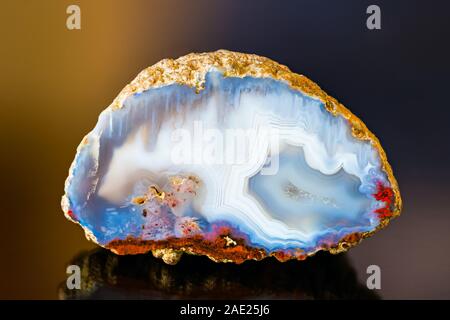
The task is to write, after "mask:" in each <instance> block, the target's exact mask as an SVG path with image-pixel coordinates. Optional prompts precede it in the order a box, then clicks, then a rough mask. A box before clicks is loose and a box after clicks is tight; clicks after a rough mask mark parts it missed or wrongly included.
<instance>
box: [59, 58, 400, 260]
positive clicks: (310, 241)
mask: <svg viewBox="0 0 450 320" xmlns="http://www.w3.org/2000/svg"><path fill="white" fill-rule="evenodd" d="M230 136H233V137H237V140H230V138H229V137H230ZM211 137H212V138H211ZM219 142H220V143H219ZM241 142H242V145H240V147H242V148H239V144H240V143H241ZM236 145H238V147H236ZM236 150H239V151H236ZM230 159H231V160H230ZM65 191H66V194H65V195H64V196H63V200H62V207H63V210H64V212H65V215H66V217H67V218H68V219H70V220H71V221H73V222H76V223H78V224H80V225H81V226H82V227H83V229H84V230H85V231H86V236H87V237H88V239H90V240H93V241H95V242H96V243H98V244H99V245H101V246H103V247H106V248H109V249H110V250H112V251H113V252H115V253H117V254H136V253H145V252H149V251H152V252H153V254H154V255H155V256H156V257H159V258H162V259H163V260H164V261H165V262H166V263H169V264H174V263H176V262H177V261H178V260H179V259H180V257H181V254H182V253H183V252H186V253H189V254H198V255H206V256H208V257H209V258H211V259H212V260H214V261H217V262H219V261H220V262H235V263H241V262H243V261H245V260H249V259H253V260H260V259H263V258H265V257H267V256H274V257H276V258H277V259H278V260H280V261H286V260H288V259H305V258H306V257H307V256H309V255H312V254H314V253H316V252H317V251H319V250H327V251H330V252H331V253H339V252H342V251H346V250H347V249H348V248H350V247H352V246H354V245H356V244H358V243H359V242H360V241H361V240H362V239H364V238H366V237H369V236H370V235H372V234H373V233H374V232H376V231H378V230H379V229H381V228H383V227H385V226H386V225H387V224H388V223H389V221H390V219H392V218H394V217H396V216H398V215H399V214H400V211H401V207H402V202H401V198H400V192H399V188H398V185H397V182H396V180H395V178H394V176H393V174H392V169H391V167H390V165H389V163H388V162H387V158H386V154H385V152H384V150H383V149H382V147H381V145H380V142H379V141H378V139H377V138H376V137H375V136H374V135H373V134H372V133H371V132H370V131H369V130H368V129H367V127H366V126H365V125H364V123H363V122H362V121H361V120H360V119H359V118H357V117H356V116H355V115H353V114H352V113H351V112H350V111H349V110H348V109H346V108H345V107H344V106H343V105H342V104H340V103H339V102H338V101H337V100H336V99H334V98H332V97H330V96H328V95H327V94H326V93H325V92H323V91H322V90H321V89H320V87H319V86H318V85H317V84H315V83H314V82H312V81H311V80H309V79H308V78H306V77H305V76H303V75H299V74H296V73H293V72H291V71H290V70H289V69H288V68H287V67H286V66H283V65H280V64H278V63H276V62H274V61H272V60H270V59H267V58H264V57H259V56H256V55H252V54H243V53H236V52H230V51H226V50H219V51H216V52H211V53H201V54H189V55H186V56H184V57H181V58H179V59H176V60H172V59H165V60H162V61H160V62H158V63H157V64H155V65H153V66H151V67H149V68H147V69H145V70H143V71H142V72H141V73H140V74H139V75H138V76H137V77H136V79H134V80H133V81H132V82H131V83H130V84H129V85H127V86H126V87H125V88H124V89H123V90H122V92H121V93H120V94H119V96H118V97H117V98H116V99H115V100H114V102H113V103H112V104H111V105H110V106H109V107H108V108H107V109H106V110H105V111H103V112H102V114H101V115H100V118H99V122H98V123H97V125H96V127H95V128H94V129H93V130H92V131H91V132H90V133H89V134H88V135H87V136H86V137H85V138H84V139H83V141H82V143H81V144H80V146H79V147H78V149H77V156H76V158H75V160H74V162H73V163H72V166H71V168H70V171H69V177H68V178H67V180H66V185H65Z"/></svg>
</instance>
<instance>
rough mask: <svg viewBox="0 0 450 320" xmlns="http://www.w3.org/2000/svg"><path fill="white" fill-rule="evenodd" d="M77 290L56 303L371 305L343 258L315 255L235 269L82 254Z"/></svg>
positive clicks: (201, 260)
mask: <svg viewBox="0 0 450 320" xmlns="http://www.w3.org/2000/svg"><path fill="white" fill-rule="evenodd" d="M70 264H76V265H79V266H80V267H81V273H82V279H81V290H69V289H67V287H66V283H65V281H64V282H62V284H61V285H60V288H59V293H60V298H61V299H202V298H203V299H377V298H378V296H377V294H376V293H375V292H373V291H371V290H369V289H367V288H366V287H365V286H364V285H363V284H360V283H359V282H358V280H357V276H356V272H355V270H354V269H353V268H352V266H351V265H350V264H349V261H348V259H347V256H346V255H337V256H336V255H330V254H328V253H320V254H317V255H316V256H314V257H312V258H310V259H308V260H306V261H302V262H299V261H288V262H286V263H279V262H278V261H276V260H275V259H273V258H270V259H265V260H263V261H261V262H255V261H248V262H246V263H244V264H241V265H234V264H216V263H214V262H212V261H210V260H209V259H207V258H205V257H193V256H187V257H184V258H183V259H182V260H181V261H180V262H179V263H178V264H177V265H175V266H170V265H166V264H165V263H163V262H162V261H161V260H159V259H156V258H154V257H152V256H151V255H130V256H117V255H115V254H113V253H111V252H109V251H108V250H105V249H96V250H93V251H90V252H83V253H81V254H79V255H78V256H76V257H75V258H74V259H73V260H72V261H71V262H70Z"/></svg>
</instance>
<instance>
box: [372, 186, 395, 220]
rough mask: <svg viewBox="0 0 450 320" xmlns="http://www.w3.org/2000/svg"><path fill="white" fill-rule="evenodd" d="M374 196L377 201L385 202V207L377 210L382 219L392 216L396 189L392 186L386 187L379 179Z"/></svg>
mask: <svg viewBox="0 0 450 320" xmlns="http://www.w3.org/2000/svg"><path fill="white" fill-rule="evenodd" d="M373 197H374V198H375V199H376V200H377V201H382V202H384V207H382V208H379V209H377V210H375V213H377V214H378V217H379V218H380V219H384V218H388V217H391V216H392V211H391V205H392V201H393V199H394V191H393V190H392V188H390V187H386V186H384V185H383V183H381V182H380V181H378V183H377V192H376V193H374V194H373Z"/></svg>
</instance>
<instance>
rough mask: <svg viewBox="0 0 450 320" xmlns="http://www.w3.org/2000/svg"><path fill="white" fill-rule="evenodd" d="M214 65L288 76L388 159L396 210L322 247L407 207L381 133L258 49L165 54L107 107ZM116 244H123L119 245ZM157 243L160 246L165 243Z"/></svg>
mask: <svg viewBox="0 0 450 320" xmlns="http://www.w3.org/2000/svg"><path fill="white" fill-rule="evenodd" d="M212 69H217V70H219V71H221V72H222V73H223V75H224V76H225V77H236V78H243V77H253V78H271V79H275V80H280V81H283V82H285V83H286V84H288V85H289V86H290V87H291V88H292V89H294V90H298V91H300V92H302V93H304V94H306V95H308V96H311V97H313V98H316V99H318V100H320V101H321V102H323V104H324V105H325V107H326V109H327V111H328V112H330V113H331V114H333V115H334V116H342V117H344V118H345V119H346V120H348V121H349V123H350V125H351V130H352V135H353V136H354V137H355V138H356V139H359V140H363V141H369V142H370V143H371V144H372V145H373V147H374V148H375V149H377V151H378V153H379V155H380V159H381V163H382V170H383V171H384V172H385V173H386V176H387V178H388V180H389V183H390V186H391V188H392V190H393V193H394V201H393V204H392V208H390V209H391V213H392V214H391V216H389V217H384V218H382V220H381V222H380V224H379V225H378V227H377V228H376V229H375V230H373V231H370V232H365V233H359V234H353V235H349V236H347V237H345V238H344V239H342V240H341V241H339V242H338V243H337V244H336V245H335V246H333V247H329V248H326V247H323V248H320V249H321V250H327V251H330V252H331V253H333V254H335V253H339V252H343V251H346V250H347V249H349V248H350V247H353V246H355V245H357V244H358V243H359V242H360V241H361V240H362V239H364V238H367V237H370V236H371V235H372V234H374V233H375V232H377V231H378V230H380V229H382V228H384V227H385V226H387V224H388V223H389V220H390V219H392V218H394V217H397V216H398V215H400V212H401V209H402V200H401V196H400V190H399V187H398V183H397V181H396V179H395V177H394V175H393V172H392V168H391V166H390V165H389V163H388V161H387V157H386V153H385V152H384V150H383V148H382V147H381V144H380V142H379V140H378V138H377V137H376V136H375V135H374V134H373V133H372V132H370V130H369V129H368V128H367V127H366V125H365V124H364V123H363V122H362V121H361V120H360V119H359V118H358V117H357V116H355V115H354V114H353V113H351V112H350V110H348V109H347V108H346V107H345V106H344V105H342V104H341V103H339V102H338V101H337V100H336V99H335V98H333V97H331V96H329V95H328V94H326V93H325V92H324V91H323V90H322V89H321V88H320V87H319V86H318V85H317V84H316V83H314V82H313V81H311V80H310V79H308V78H307V77H305V76H303V75H300V74H296V73H293V72H292V71H290V70H289V68H288V67H286V66H284V65H281V64H279V63H277V62H275V61H273V60H271V59H268V58H265V57H261V56H257V55H254V54H246V53H238V52H232V51H228V50H218V51H215V52H208V53H191V54H188V55H185V56H183V57H180V58H178V59H176V60H173V59H164V60H161V61H159V62H158V63H156V64H155V65H153V66H151V67H148V68H146V69H144V70H143V71H141V72H140V73H139V74H138V76H137V77H136V78H135V79H134V80H133V81H132V82H131V83H130V84H128V85H127V86H126V87H125V88H124V89H123V90H122V91H121V92H120V93H119V95H118V96H117V98H116V99H115V100H114V101H113V103H112V104H111V105H110V106H109V107H108V108H107V110H108V109H111V110H115V109H120V108H122V107H123V104H124V101H125V100H126V99H127V98H128V97H130V96H132V95H134V94H136V93H140V92H143V91H146V90H149V89H152V88H158V87H163V86H167V85H171V84H179V85H186V86H189V87H193V88H195V90H196V92H199V91H201V90H202V89H204V85H205V79H206V74H207V73H208V72H209V71H210V70H212ZM86 144H87V141H86V138H84V139H83V141H82V142H81V144H80V145H79V146H78V151H79V150H80V149H81V148H83V147H84V146H85V145H86ZM73 166H74V164H72V166H71V169H70V170H69V176H68V178H67V179H66V186H67V185H68V184H69V183H70V180H71V176H72V169H73ZM61 203H62V208H63V211H64V212H65V216H66V217H67V218H68V219H69V220H71V221H73V222H75V223H77V221H74V219H72V218H71V216H70V215H69V214H68V211H69V206H68V199H67V196H66V195H64V196H63V198H62V202H61ZM85 232H86V237H87V238H88V239H89V240H92V241H94V242H97V241H96V239H95V237H94V236H93V235H92V232H90V231H89V230H86V229H85ZM122 242H123V243H122V244H121V243H120V241H119V242H117V243H115V244H111V245H108V246H107V247H108V248H109V249H111V250H113V251H115V252H117V253H119V254H120V253H121V251H123V250H120V249H119V247H123V246H128V245H127V240H123V241H122ZM114 247H117V248H116V249H114ZM156 247H158V248H159V247H160V246H156ZM320 249H318V250H320ZM149 250H150V248H149ZM177 250H179V251H186V252H189V253H195V250H194V251H193V250H192V249H189V248H182V247H180V248H177ZM124 251H128V250H124ZM122 253H123V252H122ZM314 253H315V252H313V253H310V254H308V255H312V254H314Z"/></svg>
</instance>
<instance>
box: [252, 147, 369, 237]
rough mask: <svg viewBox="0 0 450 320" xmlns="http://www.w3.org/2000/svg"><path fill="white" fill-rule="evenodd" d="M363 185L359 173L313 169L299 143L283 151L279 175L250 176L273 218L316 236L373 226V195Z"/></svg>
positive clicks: (367, 228)
mask: <svg viewBox="0 0 450 320" xmlns="http://www.w3.org/2000/svg"><path fill="white" fill-rule="evenodd" d="M360 185H361V181H360V180H359V179H358V178H357V177H355V176H352V175H349V174H348V173H346V172H345V171H344V170H342V169H341V170H339V171H338V172H337V173H335V174H332V175H324V174H322V173H321V172H319V171H317V170H314V169H312V168H311V167H309V166H308V165H307V163H306V162H305V158H304V154H303V150H302V147H297V146H291V147H289V148H288V149H286V150H284V152H283V153H282V154H281V155H280V169H279V171H278V173H277V174H276V175H262V174H261V173H259V174H257V175H255V176H253V177H251V178H250V179H249V189H250V194H252V195H253V196H254V197H256V198H257V199H258V201H259V203H260V204H262V205H263V206H264V207H265V209H266V211H267V212H268V213H269V214H270V215H271V216H272V218H273V219H275V220H281V221H284V222H285V223H286V224H287V225H288V226H289V227H290V228H292V229H296V230H302V231H303V232H304V233H306V234H312V236H316V238H320V237H326V236H327V235H329V234H336V233H340V232H342V231H343V230H344V232H345V233H349V232H364V231H368V230H370V229H372V228H373V225H372V223H371V217H372V214H371V212H370V210H368V208H370V205H371V202H372V201H373V198H372V197H371V196H370V195H367V194H363V193H361V192H360V191H359V186H360ZM317 230H322V232H321V233H317Z"/></svg>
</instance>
